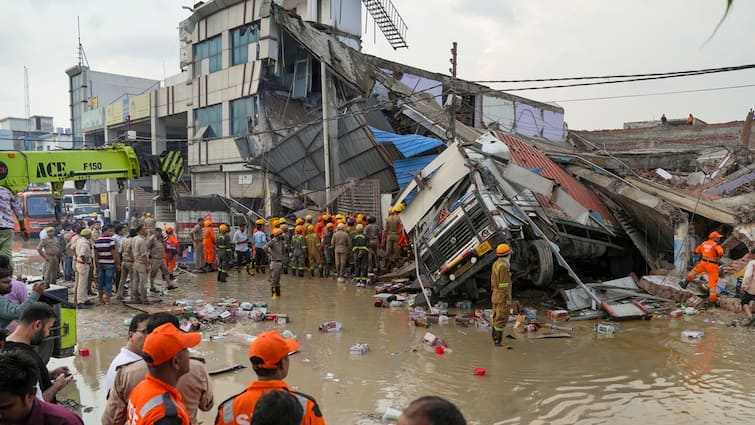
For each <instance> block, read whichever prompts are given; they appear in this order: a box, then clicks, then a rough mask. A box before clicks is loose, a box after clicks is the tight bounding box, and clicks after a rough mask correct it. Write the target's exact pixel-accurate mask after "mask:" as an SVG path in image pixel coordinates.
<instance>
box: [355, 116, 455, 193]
mask: <svg viewBox="0 0 755 425" xmlns="http://www.w3.org/2000/svg"><path fill="white" fill-rule="evenodd" d="M370 130H371V131H372V134H374V135H375V139H376V140H377V141H378V142H380V143H392V144H393V145H394V146H396V148H398V150H399V151H401V153H402V154H403V155H404V157H405V158H411V157H413V156H416V155H419V154H421V153H424V152H427V151H429V150H432V149H435V148H437V147H439V146H444V145H445V143H443V142H441V141H440V140H438V139H434V138H432V137H425V136H419V135H416V134H396V133H389V132H387V131H382V130H378V129H377V128H374V127H370ZM399 186H400V184H399Z"/></svg>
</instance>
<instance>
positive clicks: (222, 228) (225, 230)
mask: <svg viewBox="0 0 755 425" xmlns="http://www.w3.org/2000/svg"><path fill="white" fill-rule="evenodd" d="M218 230H219V231H221V232H227V231H228V226H226V225H225V224H221V225H220V226H219V227H218Z"/></svg>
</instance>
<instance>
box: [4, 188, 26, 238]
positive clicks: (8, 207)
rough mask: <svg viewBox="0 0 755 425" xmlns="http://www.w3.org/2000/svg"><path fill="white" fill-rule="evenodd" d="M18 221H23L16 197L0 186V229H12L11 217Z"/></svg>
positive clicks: (19, 203)
mask: <svg viewBox="0 0 755 425" xmlns="http://www.w3.org/2000/svg"><path fill="white" fill-rule="evenodd" d="M14 214H15V215H16V218H18V219H19V220H23V219H24V210H23V209H22V208H21V202H19V200H18V198H16V195H14V194H13V192H11V191H10V190H8V189H6V188H4V187H2V186H0V229H12V228H13V226H14V225H15V223H14V220H13V215H14Z"/></svg>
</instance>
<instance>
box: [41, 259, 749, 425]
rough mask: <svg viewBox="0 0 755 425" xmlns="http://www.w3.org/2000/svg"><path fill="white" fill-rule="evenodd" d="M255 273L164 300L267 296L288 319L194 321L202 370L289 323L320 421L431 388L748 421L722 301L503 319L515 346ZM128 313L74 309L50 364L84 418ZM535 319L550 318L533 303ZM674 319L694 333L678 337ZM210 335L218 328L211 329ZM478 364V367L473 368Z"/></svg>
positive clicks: (298, 371)
mask: <svg viewBox="0 0 755 425" xmlns="http://www.w3.org/2000/svg"><path fill="white" fill-rule="evenodd" d="M264 278H265V276H261V277H260V276H258V277H255V278H247V276H246V275H244V276H242V277H239V276H237V275H235V274H232V275H231V278H230V279H229V282H228V283H226V284H220V285H218V284H216V283H215V282H214V279H213V276H211V275H196V276H193V275H190V274H188V273H187V274H183V275H182V276H181V279H180V282H181V283H180V286H181V288H180V289H179V290H177V291H171V294H170V297H169V298H167V299H166V300H168V301H172V300H175V299H181V298H194V299H196V298H202V299H204V300H207V301H213V300H216V299H220V298H224V297H233V298H236V299H238V300H239V301H254V300H265V301H267V302H268V303H269V307H270V310H271V311H274V312H279V313H287V314H288V315H289V317H290V318H291V322H290V323H288V324H286V325H277V324H275V323H273V322H252V321H246V320H244V321H240V322H238V323H236V324H235V325H232V326H217V327H209V328H203V333H204V338H203V340H202V343H201V344H200V345H199V346H198V347H197V350H198V351H199V352H200V353H202V355H204V356H205V358H206V361H207V362H206V363H207V367H208V369H209V370H213V369H219V368H223V367H227V366H230V365H233V364H236V363H239V364H243V365H246V366H248V365H249V363H248V359H246V358H245V357H246V352H247V348H248V340H249V337H250V336H252V335H256V334H258V333H260V332H262V331H264V330H267V329H278V330H281V331H283V330H285V329H288V330H290V331H292V332H293V333H294V334H296V335H297V336H298V338H299V340H300V342H301V345H302V351H301V352H300V353H299V354H297V355H295V356H294V357H292V362H291V371H290V374H289V377H288V378H287V381H288V382H289V383H290V384H291V385H292V386H294V387H295V388H297V389H298V390H299V391H302V392H305V393H308V394H311V395H313V396H314V397H315V398H316V399H317V400H318V402H319V404H320V406H321V408H322V410H323V412H324V415H325V418H326V420H327V422H328V423H329V424H373V423H380V416H382V414H383V413H384V412H385V410H386V408H388V407H394V408H401V407H404V406H406V405H407V404H408V403H409V402H410V401H411V400H413V399H415V398H417V397H420V396H422V395H428V394H435V395H439V396H442V397H445V398H448V399H450V400H452V401H453V402H454V403H456V404H457V405H458V406H459V407H460V409H461V410H462V411H463V413H464V415H465V416H466V418H467V420H468V422H469V423H470V424H519V423H525V424H573V423H580V424H602V423H606V424H608V423H610V424H633V425H635V424H637V423H640V422H641V423H643V424H675V423H680V424H681V423H685V424H686V423H696V424H714V423H715V424H720V423H726V424H745V423H751V421H752V420H751V418H750V415H751V413H752V412H753V411H755V410H754V408H755V401H753V395H755V377H753V374H752V373H751V365H753V364H755V354H753V350H752V348H751V347H752V340H753V336H754V335H755V334H753V332H752V331H750V330H749V329H746V328H741V327H729V326H727V325H728V323H729V322H730V321H731V320H732V319H734V318H736V317H735V316H732V315H731V314H730V313H728V312H723V311H713V312H708V313H701V314H699V315H695V316H685V317H682V318H677V319H671V318H669V317H668V316H666V317H655V318H653V319H652V320H647V321H629V322H622V323H620V324H619V325H618V330H617V332H616V334H615V335H613V336H609V337H606V336H598V335H596V333H595V331H594V326H595V322H589V321H585V322H567V323H560V324H561V325H565V326H570V327H573V328H574V330H573V332H571V334H572V336H573V337H572V338H569V339H527V338H525V337H523V336H522V335H520V334H515V333H514V332H513V331H511V327H510V326H509V327H508V328H507V329H506V331H507V333H509V334H513V335H514V336H516V338H517V339H516V340H508V342H509V343H510V344H511V346H512V347H513V349H511V350H506V349H501V348H494V347H493V346H492V344H491V339H490V333H489V331H488V330H486V329H477V328H469V327H464V326H460V325H455V324H454V323H453V321H452V322H451V323H450V324H448V325H434V326H432V327H431V328H430V329H426V328H421V327H415V326H414V325H413V324H411V323H410V321H409V320H408V316H409V312H408V310H407V309H405V308H394V309H387V308H375V307H373V301H372V295H373V294H374V290H372V289H369V288H365V289H362V288H355V287H354V286H353V285H352V284H342V283H337V282H336V281H335V280H327V279H323V280H305V279H299V278H292V277H289V276H284V278H283V281H282V286H283V297H282V298H280V299H278V300H271V299H270V297H269V295H268V294H269V289H268V287H267V284H266V283H265V281H264ZM451 312H453V309H452V310H451ZM134 313H135V311H134V310H132V309H130V308H128V307H125V306H110V307H104V306H100V307H96V308H94V309H92V310H85V311H82V312H81V313H80V314H79V345H80V346H81V347H86V348H89V350H90V353H91V354H90V355H89V356H88V357H82V356H76V357H75V358H69V359H62V360H58V359H53V360H52V361H51V364H50V365H51V366H55V365H59V364H67V365H71V366H73V367H74V368H75V370H76V379H77V381H76V383H75V384H74V385H71V386H69V388H66V389H64V390H63V391H62V393H61V396H62V397H63V398H70V399H73V400H76V401H79V402H80V403H81V404H82V405H83V406H84V411H83V413H81V414H82V417H83V419H84V422H85V423H87V424H94V423H99V418H100V414H101V412H102V409H103V406H104V400H105V394H104V390H103V388H102V382H103V381H104V374H105V371H106V369H107V367H108V365H109V363H110V361H111V359H112V358H113V357H114V356H115V355H116V354H117V352H118V350H119V349H120V347H121V346H122V345H123V342H124V340H125V336H126V326H125V325H124V319H125V318H127V317H129V316H130V315H132V314H134ZM538 319H540V320H541V321H543V322H547V318H546V317H545V314H544V311H543V309H542V308H541V309H540V311H539V312H538ZM327 320H339V321H341V322H342V323H343V326H344V328H343V330H342V331H341V332H338V333H326V334H323V333H320V332H318V329H317V327H318V324H320V323H321V322H323V321H327ZM683 330H700V331H703V332H704V333H705V334H704V336H703V337H702V338H701V339H699V340H684V339H682V338H681V332H682V331H683ZM427 331H430V332H433V333H434V334H436V335H438V336H440V337H442V338H443V339H444V340H445V341H446V342H447V343H448V346H449V348H450V349H451V350H450V352H447V353H446V354H443V355H438V354H436V353H435V350H434V349H433V348H431V347H429V346H426V345H425V344H423V343H422V337H423V335H424V334H425V332H427ZM221 332H228V333H227V334H226V335H225V336H224V337H223V338H222V339H214V340H211V339H210V336H212V335H217V334H219V333H221ZM355 343H366V344H369V347H370V349H369V352H367V353H366V354H364V355H351V354H350V353H349V347H351V346H352V345H353V344H355ZM477 367H481V368H484V369H485V370H486V375H485V376H476V375H475V374H474V369H475V368H477ZM253 378H254V377H253V372H252V370H251V368H246V369H242V370H239V371H236V372H231V373H226V374H223V375H218V376H216V377H214V378H213V382H214V388H215V399H216V404H217V402H220V401H222V400H224V399H225V398H227V397H229V396H231V395H233V394H236V393H238V392H240V391H242V390H243V388H244V386H245V385H246V384H247V383H248V382H249V381H251V380H252V379H253ZM214 416H215V411H214V410H213V411H211V412H203V413H201V414H200V419H202V420H204V423H212V422H213V421H214Z"/></svg>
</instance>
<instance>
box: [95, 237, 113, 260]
mask: <svg viewBox="0 0 755 425" xmlns="http://www.w3.org/2000/svg"><path fill="white" fill-rule="evenodd" d="M114 249H115V240H114V239H113V238H110V237H107V236H100V237H99V238H98V239H97V240H96V241H94V250H95V251H97V264H99V265H106V264H115V259H114V258H113V250H114Z"/></svg>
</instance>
